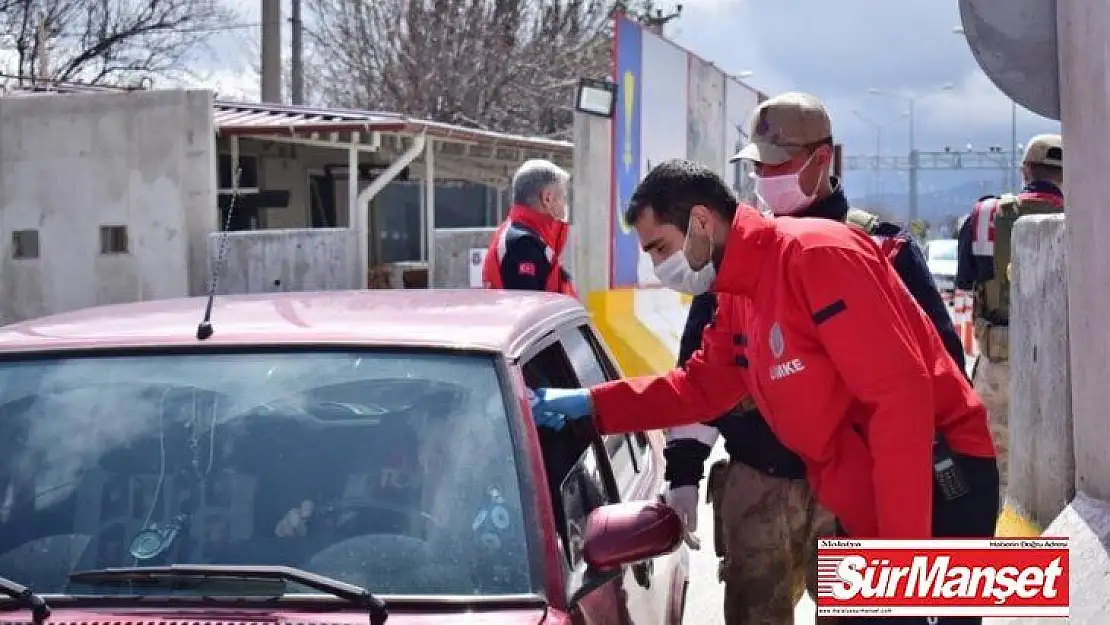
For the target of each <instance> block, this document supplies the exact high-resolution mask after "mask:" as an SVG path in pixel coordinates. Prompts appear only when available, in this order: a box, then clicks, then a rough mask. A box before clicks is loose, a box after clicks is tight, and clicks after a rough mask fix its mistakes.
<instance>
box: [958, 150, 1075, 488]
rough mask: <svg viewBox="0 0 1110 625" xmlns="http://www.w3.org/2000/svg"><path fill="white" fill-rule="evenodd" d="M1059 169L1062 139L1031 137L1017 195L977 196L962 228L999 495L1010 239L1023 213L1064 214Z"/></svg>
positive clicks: (1004, 463)
mask: <svg viewBox="0 0 1110 625" xmlns="http://www.w3.org/2000/svg"><path fill="white" fill-rule="evenodd" d="M1063 167H1064V147H1063V141H1062V139H1061V137H1060V135H1037V136H1035V137H1033V138H1032V139H1030V140H1029V144H1028V145H1027V146H1026V148H1025V154H1024V156H1023V157H1022V160H1021V177H1022V180H1024V181H1025V187H1024V188H1023V189H1022V190H1021V193H1018V194H1017V195H1011V194H1006V195H1002V196H987V197H985V198H980V199H979V201H978V202H976V204H975V206H974V207H973V208H972V210H971V213H970V214H969V215H968V216H967V218H966V219H964V221H963V224H962V225H961V226H960V233H959V257H958V258H959V262H958V265H957V268H956V288H958V289H962V290H965V291H974V293H975V302H974V305H973V314H974V317H975V339H976V341H978V343H979V361H978V363H976V365H975V373H974V375H973V376H972V377H973V381H974V385H975V390H976V391H978V393H979V396H980V397H982V398H983V403H984V404H986V407H987V412H988V413H989V414H990V420H991V433H992V436H993V437H994V445H995V449H996V450H997V453H998V468H999V472H1000V473H1001V488H1002V492H1003V494H1004V493H1005V490H1006V483H1007V478H1008V475H1009V468H1010V458H1009V455H1010V454H1009V446H1010V439H1009V428H1008V423H1009V412H1010V362H1009V355H1010V335H1009V325H1010V272H1009V269H1010V258H1011V255H1010V252H1011V249H1010V235H1011V231H1012V230H1013V227H1014V222H1015V221H1017V219H1018V217H1021V216H1022V215H1034V214H1045V213H1059V212H1061V211H1063V210H1064V193H1063V191H1061V190H1060V187H1061V186H1062V185H1063V181H1064V169H1063Z"/></svg>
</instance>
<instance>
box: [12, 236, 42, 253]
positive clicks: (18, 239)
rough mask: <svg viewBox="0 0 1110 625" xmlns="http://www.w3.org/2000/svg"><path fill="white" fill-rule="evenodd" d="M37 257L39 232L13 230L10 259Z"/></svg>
mask: <svg viewBox="0 0 1110 625" xmlns="http://www.w3.org/2000/svg"><path fill="white" fill-rule="evenodd" d="M38 257H39V231H38V230H15V231H13V232H12V258H19V259H26V258H38Z"/></svg>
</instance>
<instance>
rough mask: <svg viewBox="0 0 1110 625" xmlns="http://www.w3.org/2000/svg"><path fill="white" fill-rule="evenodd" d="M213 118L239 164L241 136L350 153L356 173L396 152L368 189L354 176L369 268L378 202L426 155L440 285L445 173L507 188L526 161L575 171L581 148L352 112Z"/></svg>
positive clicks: (353, 209)
mask: <svg viewBox="0 0 1110 625" xmlns="http://www.w3.org/2000/svg"><path fill="white" fill-rule="evenodd" d="M213 122H214V125H215V129H216V134H217V136H221V137H228V142H229V144H230V150H231V158H232V162H233V163H236V162H238V156H239V140H240V139H244V138H245V139H252V140H259V141H271V142H276V143H286V144H291V145H304V146H310V147H316V148H329V149H337V150H344V151H346V152H347V158H348V161H347V162H348V168H349V170H350V171H352V172H357V171H358V160H359V154H360V153H375V154H381V155H385V156H387V157H391V164H390V165H389V167H387V168H386V170H385V171H384V172H382V173H381V174H379V175H378V177H377V178H375V179H374V181H373V182H372V183H371V184H370V185H369V186H368V187H367V188H366V189H363V190H362V191H361V192H360V191H359V189H358V185H359V179H358V176H357V174H356V175H353V176H348V179H347V180H348V183H347V206H348V210H349V211H350V214H349V215H348V221H347V223H348V224H349V227H352V228H355V229H356V230H358V232H359V235H358V237H359V266H360V267H362V268H363V269H362V270H363V271H368V270H369V260H370V250H369V230H370V202H371V201H372V200H373V199H374V196H376V195H377V194H378V193H380V192H381V190H382V189H384V188H385V187H386V185H388V184H389V183H390V182H392V181H393V180H394V179H395V178H396V177H397V175H398V174H400V173H401V171H402V170H403V169H404V168H405V167H407V166H408V165H410V164H411V163H412V162H414V161H415V160H416V159H417V158H419V157H421V156H423V157H424V163H423V164H424V193H423V197H424V218H423V221H424V228H423V229H422V231H421V237H420V242H421V251H422V253H423V256H424V258H425V259H427V262H428V286H432V280H433V277H432V276H433V274H434V271H433V269H432V268H433V267H435V179H436V174H437V173H440V172H442V174H443V177H445V178H453V179H462V180H467V181H470V182H476V183H480V184H485V185H489V186H491V187H495V188H497V189H499V190H500V189H504V188H506V187H507V186H508V184H509V182H510V179H511V177H512V174H513V172H514V171H515V170H516V168H517V167H519V166H520V164H521V163H522V162H523V161H525V160H528V159H531V158H543V159H547V160H550V161H552V162H555V163H557V164H559V165H560V166H562V167H564V168H566V169H568V170H569V169H571V167H572V161H573V153H574V147H573V145H572V144H570V143H568V142H565V141H554V140H550V139H543V138H537V137H521V136H516V135H506V134H501V133H496V132H490V131H485V130H477V129H472V128H463V127H460V126H451V125H449V124H442V123H438V122H430V121H424V120H415V119H410V118H407V117H404V116H401V115H397V114H393V113H376V112H371V111H358V110H349V109H319V108H312V107H305V106H284V105H274V104H254V103H250V104H247V103H239V102H223V101H216V102H215V110H214V115H213ZM236 184H237V182H236Z"/></svg>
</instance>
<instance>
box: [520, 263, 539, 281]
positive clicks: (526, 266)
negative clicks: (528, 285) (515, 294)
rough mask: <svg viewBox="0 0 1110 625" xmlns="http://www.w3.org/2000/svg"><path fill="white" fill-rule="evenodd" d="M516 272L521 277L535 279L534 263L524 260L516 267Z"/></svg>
mask: <svg viewBox="0 0 1110 625" xmlns="http://www.w3.org/2000/svg"><path fill="white" fill-rule="evenodd" d="M516 272H517V273H519V274H520V275H522V276H532V277H533V278H534V277H536V263H533V262H532V261H529V260H526V261H523V262H521V263H520V264H519V265H517V266H516Z"/></svg>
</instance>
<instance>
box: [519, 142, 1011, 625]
mask: <svg viewBox="0 0 1110 625" xmlns="http://www.w3.org/2000/svg"><path fill="white" fill-rule="evenodd" d="M799 147H803V146H799ZM684 214H685V215H687V216H688V219H689V228H688V233H689V234H688V239H687V242H688V245H687V249H688V250H691V251H694V252H693V253H692V254H688V260H689V261H690V265H691V267H692V268H693V269H695V270H697V269H700V268H701V267H703V266H704V265H705V264H706V262H712V263H713V264H714V266H715V267H716V273H717V277H716V279H715V281H714V287H713V288H714V291H715V292H716V293H717V298H718V310H717V314H716V317H715V318H714V322H713V324H712V325H710V326H709V327H707V328H706V330H705V333H704V335H703V339H702V349H701V350H700V351H699V352H698V353H697V354H695V355H694V356H693V357H692V358H691V359H690V361H689V362H688V363H687V364H686V367H685V369H676V370H674V371H671V372H669V373H667V374H665V375H662V376H650V377H643V378H636V379H630V380H622V381H616V382H610V383H607V384H603V385H600V386H597V387H594V388H593V389H587V390H581V389H540V390H539V391H537V400H536V402H535V403H534V406H533V410H532V414H533V417H534V418H535V419H536V421H537V423H538V424H540V425H543V426H548V427H555V428H559V427H562V425H563V424H564V423H565V422H566V420H567V419H574V418H581V417H587V416H591V415H592V416H593V418H594V422H595V424H596V425H597V427H598V428H599V429H600V430H601V431H603V432H620V431H632V430H642V429H656V428H663V427H672V426H677V425H685V424H690V423H697V422H700V421H704V420H706V419H710V418H713V417H715V416H716V415H719V414H721V413H723V412H725V411H727V410H728V409H730V408H731V407H732V406H734V405H736V404H738V403H739V402H740V401H741V400H742V399H743V398H745V397H746V396H748V395H751V396H752V397H753V398H754V400H755V403H756V404H757V406H758V407H759V409H760V411H761V412H762V413H763V414H764V416H765V417H766V419H767V421H768V423H769V425H770V426H771V428H772V430H773V431H774V432H775V434H776V436H778V437H779V439H780V440H781V441H782V442H783V444H785V445H786V446H787V447H789V448H790V449H791V450H792V451H794V452H795V453H797V454H798V455H799V456H800V457H801V458H802V460H803V462H804V463H805V465H806V473H807V479H808V480H809V482H810V484H811V485H812V488H813V490H814V492H815V493H816V495H817V498H818V500H819V501H820V502H821V503H822V504H823V505H824V506H825V507H826V508H827V509H829V510H830V511H831V512H833V514H835V515H836V517H837V519H838V523H839V526H840V531H841V532H842V533H843V534H844V535H846V536H855V537H879V538H924V537H929V536H938V537H957V536H958V537H984V536H990V535H992V534H993V531H994V524H995V519H996V516H997V511H998V470H997V466H996V464H995V460H994V449H993V446H992V444H991V438H990V432H989V430H988V428H987V421H986V413H985V411H984V409H983V405H982V402H981V401H980V400H979V398H978V397H977V396H976V395H975V393H974V391H972V389H971V387H970V385H969V384H968V381H967V378H966V377H965V375H964V373H963V372H962V371H960V369H959V367H958V366H957V365H956V364H955V362H953V360H952V358H950V357H949V356H948V354H947V353H946V351H945V348H944V344H943V343H942V341H941V339H940V337H939V336H938V335H937V332H936V330H935V328H934V327H933V325H932V323H930V321H929V319H928V317H927V316H926V315H925V313H924V312H923V311H922V310H921V308H920V307H919V306H918V305H917V303H916V302H915V301H914V300H913V298H912V296H911V295H910V294H909V292H908V291H907V290H906V288H905V286H904V285H903V284H902V282H901V280H900V279H899V277H898V275H897V273H896V272H895V271H894V269H893V268H892V267H891V265H890V263H889V262H888V261H887V259H886V258H885V256H884V255H883V253H882V251H881V250H880V249H879V247H878V246H877V245H876V244H875V243H874V241H872V240H871V238H870V237H869V236H867V235H866V234H865V233H864V232H862V231H861V230H858V229H853V228H850V227H849V226H846V225H844V224H842V223H839V222H834V221H831V220H821V219H794V218H789V217H785V218H778V219H775V220H771V219H767V218H765V217H763V216H761V215H760V214H759V213H758V212H757V211H756V210H755V209H753V208H751V207H747V206H739V208H738V207H737V202H736V199H735V197H734V196H733V194H732V192H731V191H730V190H729V188H728V186H727V184H725V182H724V181H723V180H721V179H720V177H719V176H717V175H716V174H715V173H713V172H712V171H710V170H708V169H707V168H705V167H703V166H701V165H698V164H696V163H692V162H689V161H679V160H676V161H668V162H665V163H662V164H661V165H659V166H657V167H656V168H655V169H653V170H652V172H651V173H649V174H648V176H647V177H646V178H645V179H644V181H643V182H642V183H641V184H640V186H639V188H638V189H637V191H636V193H635V194H634V195H633V199H632V202H631V203H630V205H629V207H628V209H627V211H626V214H625V217H626V219H627V221H628V222H629V223H631V224H633V225H634V226H637V231H638V232H642V231H644V230H646V228H643V227H641V226H643V225H644V224H645V223H648V224H650V223H655V222H665V221H666V220H669V219H674V218H675V216H679V217H681V216H682V215H684ZM646 220H652V221H650V222H648V221H646ZM643 243H644V244H645V245H647V244H649V243H650V242H649V241H643ZM706 249H708V250H709V253H708V254H701V253H699V252H700V250H706ZM865 338H866V340H864V339H865ZM942 620H943V619H942ZM869 622H871V623H874V622H875V621H874V620H871V621H869Z"/></svg>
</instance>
